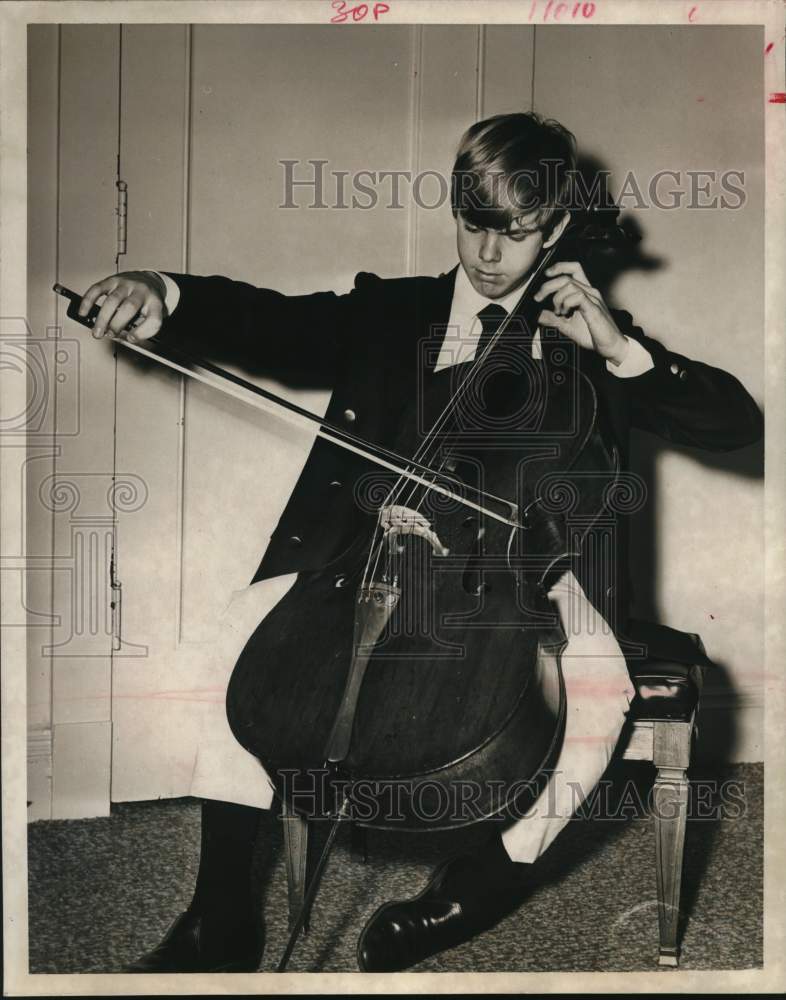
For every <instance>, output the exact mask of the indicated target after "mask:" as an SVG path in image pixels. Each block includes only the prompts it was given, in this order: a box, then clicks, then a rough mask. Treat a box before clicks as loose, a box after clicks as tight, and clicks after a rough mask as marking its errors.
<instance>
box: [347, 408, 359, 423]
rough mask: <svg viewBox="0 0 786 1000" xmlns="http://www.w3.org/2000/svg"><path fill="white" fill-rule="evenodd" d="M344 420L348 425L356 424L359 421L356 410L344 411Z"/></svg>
mask: <svg viewBox="0 0 786 1000" xmlns="http://www.w3.org/2000/svg"><path fill="white" fill-rule="evenodd" d="M344 419H345V420H346V422H347V423H348V424H354V422H355V421H356V420H357V414H356V413H355V411H354V410H344Z"/></svg>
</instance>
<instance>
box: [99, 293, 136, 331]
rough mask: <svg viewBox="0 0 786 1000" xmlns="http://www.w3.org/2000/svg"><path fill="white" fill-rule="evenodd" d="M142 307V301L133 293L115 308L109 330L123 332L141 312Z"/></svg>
mask: <svg viewBox="0 0 786 1000" xmlns="http://www.w3.org/2000/svg"><path fill="white" fill-rule="evenodd" d="M141 307H142V303H141V301H140V300H139V299H137V298H135V297H134V296H132V295H130V296H129V297H128V298H127V299H124V300H123V301H122V302H121V303H120V305H119V306H118V307H117V309H116V310H115V314H114V316H113V317H112V318H111V320H110V321H109V326H108V327H107V330H108V332H110V333H122V332H123V330H125V328H126V327H127V326H130V324H131V321H132V320H133V319H134V317H135V316H136V315H137V314H138V313H139V310H140V309H141Z"/></svg>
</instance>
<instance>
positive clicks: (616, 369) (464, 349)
mask: <svg viewBox="0 0 786 1000" xmlns="http://www.w3.org/2000/svg"><path fill="white" fill-rule="evenodd" d="M150 273H151V274H156V275H158V277H159V278H160V279H161V280H162V281H163V283H164V287H165V288H166V298H165V305H166V308H167V313H168V314H169V315H170V316H171V315H172V313H173V312H174V311H175V309H177V305H178V302H179V301H180V289H179V288H178V287H177V284H176V283H175V282H174V281H173V280H172V279H171V278H170V277H169V276H168V275H166V274H162V273H161V272H160V271H151V272H150ZM527 284H528V282H527V283H525V284H524V285H522V286H520V287H519V288H517V289H516V290H515V291H513V292H509V293H508V294H507V295H504V296H503V297H502V298H501V299H487V298H486V297H485V295H481V294H480V292H477V291H475V289H474V288H473V287H472V283H471V282H470V280H469V278H468V277H467V273H466V271H465V270H464V268H463V267H459V269H458V271H457V273H456V287H455V288H454V290H453V301H452V303H451V306H450V318H449V319H448V328H447V332H446V334H445V339H444V341H443V343H442V348H441V349H440V352H439V357H438V358H437V363H436V365H435V367H434V371H436V372H438V371H441V370H442V369H443V368H450V366H451V365H458V364H462V363H463V362H465V361H472V360H473V359H474V357H475V351H476V350H477V347H478V340H479V339H480V335H481V333H482V332H483V325H482V323H481V322H480V320H479V319H478V313H479V312H481V310H483V309H485V308H486V306H488V305H498V306H502V308H503V309H504V310H505V311H506V312H510V311H511V309H513V308H514V307H515V305H516V303H517V302H518V300H519V298H520V297H521V295H522V293H523V292H524V289H525V288H526V287H527ZM625 339H626V340H627V341H628V353H627V354H626V355H625V359H624V360H623V361H622V362H620V364H618V365H615V364H614V363H613V362H612V361H607V362H606V368H607V369H608V370H609V371H610V372H611V373H612V374H613V375H616V376H617V377H618V378H632V377H633V376H634V375H643V374H644V372H646V371H649V370H650V368H654V367H655V366H654V362H653V360H652V357H651V355H650V352H649V351H648V350H647V349H646V347H642V345H641V344H640V343H639V342H638V341H637V340H631V339H630V338H629V337H626V338H625ZM532 357H533V358H535V359H536V360H538V361H539V360H540V359H541V357H542V355H541V350H540V327H538V329H537V330H536V331H535V334H534V336H533V338H532Z"/></svg>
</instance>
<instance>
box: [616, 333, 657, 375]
mask: <svg viewBox="0 0 786 1000" xmlns="http://www.w3.org/2000/svg"><path fill="white" fill-rule="evenodd" d="M623 336H624V335H623ZM625 339H626V340H627V342H628V353H627V354H626V355H625V359H624V361H621V362H620V363H619V364H618V365H615V364H614V362H613V361H607V362H606V368H607V370H608V371H610V372H611V374H612V375H616V376H617V378H633V377H634V376H635V375H643V374H644V372H648V371H649V370H650V368H654V367H655V362H654V361H653V360H652V355H651V354H650V352H649V351H648V350H647V348H646V347H644V346H643V345H642V344H640V343H639V342H638V340H633V338H632V337H625Z"/></svg>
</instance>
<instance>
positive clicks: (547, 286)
mask: <svg viewBox="0 0 786 1000" xmlns="http://www.w3.org/2000/svg"><path fill="white" fill-rule="evenodd" d="M566 285H577V286H579V287H580V288H583V289H585V290H588V289H589V285H585V284H584V283H583V282H581V281H579V280H578V279H577V278H573V277H571V276H570V275H566V274H562V275H560V276H559V277H557V278H550V279H549V280H548V281H544V282H543V284H542V285H541V286H540V288H539V289H538V290H537V292H535V294H534V295H533V298H534V299H535V301H536V302H542V301H543V299H545V298H547V297H548V296H549V295H553V294H554V292H557V291H559V289H560V288H565V286H566Z"/></svg>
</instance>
